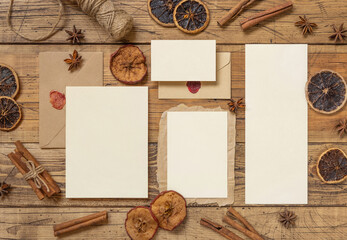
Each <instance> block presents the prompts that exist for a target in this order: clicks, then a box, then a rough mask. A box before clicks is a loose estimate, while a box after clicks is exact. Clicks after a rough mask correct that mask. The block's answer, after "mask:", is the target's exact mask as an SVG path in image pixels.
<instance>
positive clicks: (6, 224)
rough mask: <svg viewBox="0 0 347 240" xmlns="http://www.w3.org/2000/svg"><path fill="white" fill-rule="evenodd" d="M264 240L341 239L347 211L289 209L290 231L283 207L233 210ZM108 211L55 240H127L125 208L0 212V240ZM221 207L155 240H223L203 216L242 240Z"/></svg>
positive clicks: (43, 233)
mask: <svg viewBox="0 0 347 240" xmlns="http://www.w3.org/2000/svg"><path fill="white" fill-rule="evenodd" d="M235 209H236V210H237V211H238V212H240V214H241V215H243V216H244V217H245V218H246V219H247V220H248V221H249V222H250V223H251V224H252V225H253V227H254V228H255V229H256V230H257V231H258V232H259V233H260V234H261V235H262V236H263V237H264V239H266V240H275V239H276V240H277V239H283V240H292V239H324V240H343V239H345V236H346V235H345V233H346V231H347V218H346V215H347V209H346V208H342V207H329V208H316V207H307V208H302V207H290V208H288V209H289V210H290V211H294V212H295V213H296V215H297V216H298V218H297V221H296V227H295V228H292V229H286V228H284V227H283V226H282V225H281V224H280V223H279V222H278V217H279V215H278V213H279V212H281V211H283V210H284V209H285V208H284V207H252V208H248V207H247V208H235ZM102 210H107V211H108V223H107V224H100V225H98V226H93V227H90V228H87V229H85V230H83V231H79V232H76V233H73V234H70V235H66V236H65V237H62V238H61V239H69V240H71V239H76V240H80V239H91V240H92V239H98V240H99V239H117V240H118V239H128V237H127V235H126V232H125V229H124V220H125V218H126V213H127V212H128V211H129V210H130V208H73V209H72V208H59V209H56V208H25V209H18V208H3V209H1V211H2V214H3V215H5V216H6V218H4V219H2V220H1V225H0V236H1V237H0V239H11V240H12V239H26V240H37V239H45V240H47V239H55V238H54V237H53V225H54V224H56V223H61V222H64V221H67V220H70V219H74V218H76V217H82V216H85V215H88V214H92V213H95V212H98V211H102ZM226 211H227V208H200V207H197V208H189V209H188V213H187V218H186V220H185V221H184V222H183V223H182V224H181V225H180V226H179V227H178V228H176V229H175V230H174V231H172V232H169V231H165V230H163V229H159V230H158V232H157V234H156V236H155V237H154V239H155V240H167V239H177V240H185V239H206V240H219V239H220V240H223V239H225V238H223V237H221V236H220V235H218V234H217V233H215V232H213V231H212V230H210V229H207V228H205V227H203V226H200V224H199V222H200V218H202V217H206V218H208V219H211V220H212V221H214V222H216V223H219V224H221V225H223V226H226V227H227V228H228V229H230V230H231V231H233V232H235V233H236V234H238V235H239V236H240V237H242V238H244V239H248V238H246V237H245V236H244V235H242V234H241V233H239V232H237V231H235V230H233V229H232V228H230V227H229V226H228V225H226V224H225V223H223V222H222V217H223V216H224V214H225V213H226Z"/></svg>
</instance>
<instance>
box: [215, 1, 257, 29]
mask: <svg viewBox="0 0 347 240" xmlns="http://www.w3.org/2000/svg"><path fill="white" fill-rule="evenodd" d="M255 1H256V0H241V1H240V2H239V3H238V4H236V5H235V7H233V8H232V9H230V11H229V12H228V13H227V14H225V15H224V16H223V17H222V18H221V19H219V20H218V21H217V23H218V24H219V26H221V27H222V26H224V24H226V23H227V22H229V21H230V20H232V19H234V18H236V16H237V15H239V14H240V13H241V12H242V11H243V10H244V9H245V8H246V7H248V6H249V5H251V4H252V3H254V2H255Z"/></svg>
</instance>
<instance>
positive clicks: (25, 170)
mask: <svg viewBox="0 0 347 240" xmlns="http://www.w3.org/2000/svg"><path fill="white" fill-rule="evenodd" d="M15 145H16V148H15V150H14V151H13V152H11V153H9V154H8V155H7V156H8V158H9V159H10V160H11V161H12V163H13V164H14V165H15V167H16V168H17V169H18V171H19V172H20V173H21V174H22V175H23V176H24V179H25V180H26V181H27V182H28V184H29V185H30V186H31V188H32V189H33V190H34V192H35V194H36V195H37V197H38V199H40V200H42V199H44V198H45V196H47V197H51V196H52V195H54V194H57V193H59V192H60V188H59V186H58V185H57V183H56V182H55V181H54V180H53V178H52V177H51V175H50V174H49V173H48V172H47V171H46V170H45V169H44V168H43V167H42V166H41V164H40V163H39V162H38V161H37V160H36V158H35V157H34V156H33V155H32V154H31V153H30V152H29V151H28V149H26V148H25V147H24V146H23V144H22V143H21V142H20V141H17V142H15ZM42 186H44V187H42Z"/></svg>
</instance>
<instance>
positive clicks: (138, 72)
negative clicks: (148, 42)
mask: <svg viewBox="0 0 347 240" xmlns="http://www.w3.org/2000/svg"><path fill="white" fill-rule="evenodd" d="M110 69H111V72H112V74H113V76H114V77H115V78H116V79H117V80H118V81H120V82H122V83H125V84H135V83H138V82H140V81H142V80H143V79H144V78H145V76H146V74H147V65H146V57H145V56H144V55H143V53H142V51H141V50H140V49H139V48H138V47H136V46H133V45H126V46H123V47H120V48H119V49H118V50H117V51H116V52H115V53H114V54H112V55H111V62H110Z"/></svg>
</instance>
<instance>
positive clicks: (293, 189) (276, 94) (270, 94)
mask: <svg viewBox="0 0 347 240" xmlns="http://www.w3.org/2000/svg"><path fill="white" fill-rule="evenodd" d="M306 81H307V45H286V44H281V45H271V44H269V45H263V44H260V45H246V98H245V99H246V200H245V202H246V204H307V102H306V100H305V83H306Z"/></svg>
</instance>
